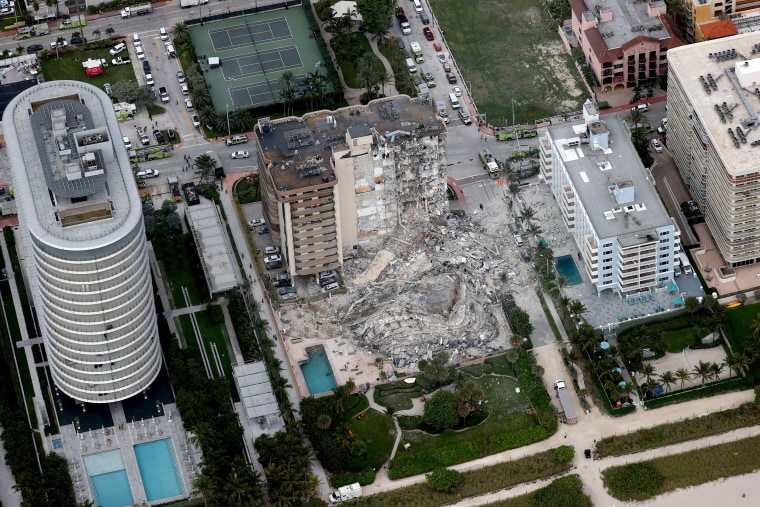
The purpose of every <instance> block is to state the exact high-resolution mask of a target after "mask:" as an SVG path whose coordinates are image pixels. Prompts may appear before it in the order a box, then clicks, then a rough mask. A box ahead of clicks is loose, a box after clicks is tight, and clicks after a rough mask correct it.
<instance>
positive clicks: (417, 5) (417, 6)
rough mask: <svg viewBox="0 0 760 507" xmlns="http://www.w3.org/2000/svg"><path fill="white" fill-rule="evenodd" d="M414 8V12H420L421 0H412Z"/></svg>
mask: <svg viewBox="0 0 760 507" xmlns="http://www.w3.org/2000/svg"><path fill="white" fill-rule="evenodd" d="M413 3H414V10H415V11H416V12H422V2H421V1H420V0H414V2H413Z"/></svg>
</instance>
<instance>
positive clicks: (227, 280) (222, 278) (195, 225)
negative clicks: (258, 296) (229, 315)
mask: <svg viewBox="0 0 760 507" xmlns="http://www.w3.org/2000/svg"><path fill="white" fill-rule="evenodd" d="M185 216H186V217H187V220H188V222H189V223H190V229H191V231H192V233H193V237H194V238H195V244H196V245H197V246H198V253H199V254H200V257H201V264H202V265H203V271H204V274H205V275H206V282H207V283H208V285H209V291H210V292H211V294H212V295H214V294H218V293H220V292H226V291H228V290H230V289H232V288H234V287H236V286H237V285H238V284H239V283H240V282H241V280H240V275H239V270H238V268H237V264H236V263H235V258H234V255H233V253H232V247H231V245H230V242H229V237H228V236H227V231H226V230H225V228H224V224H223V222H222V218H221V216H220V215H219V212H218V210H217V209H216V205H215V204H214V203H213V202H210V201H207V200H206V199H203V202H202V203H201V204H198V205H196V206H188V207H187V208H185Z"/></svg>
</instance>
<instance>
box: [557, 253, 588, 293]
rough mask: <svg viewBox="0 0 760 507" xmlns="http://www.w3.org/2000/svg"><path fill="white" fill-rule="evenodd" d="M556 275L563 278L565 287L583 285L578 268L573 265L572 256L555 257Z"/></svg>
mask: <svg viewBox="0 0 760 507" xmlns="http://www.w3.org/2000/svg"><path fill="white" fill-rule="evenodd" d="M556 263H557V274H559V275H561V276H564V277H565V285H568V286H570V285H580V284H582V283H583V278H581V273H580V271H578V266H576V265H575V261H574V260H573V256H572V255H563V256H562V257H557V259H556Z"/></svg>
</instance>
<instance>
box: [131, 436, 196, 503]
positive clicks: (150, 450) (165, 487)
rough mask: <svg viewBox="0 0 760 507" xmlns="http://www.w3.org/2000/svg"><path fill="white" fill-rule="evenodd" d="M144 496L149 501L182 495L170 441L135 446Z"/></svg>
mask: <svg viewBox="0 0 760 507" xmlns="http://www.w3.org/2000/svg"><path fill="white" fill-rule="evenodd" d="M135 457H136V458H137V467H138V468H139V469H140V477H142V481H143V487H144V488H145V496H146V497H147V499H148V500H149V501H153V500H160V499H162V498H169V497H172V496H178V495H182V494H183V493H184V491H185V490H184V488H183V487H182V479H181V478H180V472H179V470H178V467H177V460H176V458H175V457H174V451H173V450H172V445H171V440H169V439H168V438H165V439H163V440H156V441H154V442H147V443H144V444H138V445H136V446H135Z"/></svg>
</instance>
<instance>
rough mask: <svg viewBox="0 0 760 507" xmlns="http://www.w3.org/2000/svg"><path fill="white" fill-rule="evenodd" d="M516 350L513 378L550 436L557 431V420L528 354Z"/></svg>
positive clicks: (521, 350)
mask: <svg viewBox="0 0 760 507" xmlns="http://www.w3.org/2000/svg"><path fill="white" fill-rule="evenodd" d="M518 350H519V355H518V357H517V361H515V362H514V364H513V368H514V371H515V376H516V377H517V380H518V382H520V387H521V388H522V390H523V391H524V392H525V395H526V396H527V397H528V400H530V403H531V405H533V409H534V410H535V411H536V416H537V417H538V422H539V424H541V426H542V427H543V428H545V429H546V431H547V432H548V434H549V435H552V434H553V433H554V432H555V431H557V418H556V417H555V416H554V407H553V405H552V402H551V398H550V397H549V393H547V392H546V387H544V383H543V381H542V380H541V377H539V376H538V375H536V374H535V373H534V372H533V361H532V360H531V358H530V356H529V355H528V352H526V351H525V350H523V349H518Z"/></svg>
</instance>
